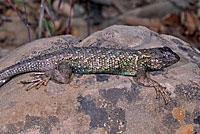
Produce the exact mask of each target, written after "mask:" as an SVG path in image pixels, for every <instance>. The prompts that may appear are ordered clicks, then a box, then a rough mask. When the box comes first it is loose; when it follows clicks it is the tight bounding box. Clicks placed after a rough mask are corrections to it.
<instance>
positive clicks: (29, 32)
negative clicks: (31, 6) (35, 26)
mask: <svg viewBox="0 0 200 134" xmlns="http://www.w3.org/2000/svg"><path fill="white" fill-rule="evenodd" d="M23 2H24V13H25V22H26V24H25V25H26V28H27V30H28V37H29V41H30V42H31V41H32V39H31V31H30V27H29V24H28V17H27V12H26V2H25V0H23Z"/></svg>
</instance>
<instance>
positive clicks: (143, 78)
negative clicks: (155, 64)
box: [134, 71, 170, 104]
mask: <svg viewBox="0 0 200 134" xmlns="http://www.w3.org/2000/svg"><path fill="white" fill-rule="evenodd" d="M134 80H135V81H136V82H137V83H138V84H140V85H143V86H145V87H154V89H155V91H156V98H160V96H162V98H163V99H164V101H165V104H167V103H168V102H169V100H170V92H169V91H167V90H166V87H163V86H161V85H160V84H159V83H158V82H156V81H155V80H152V79H151V78H148V77H147V75H146V72H145V71H140V72H138V73H137V76H136V78H135V79H134Z"/></svg>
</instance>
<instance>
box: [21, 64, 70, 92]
mask: <svg viewBox="0 0 200 134" xmlns="http://www.w3.org/2000/svg"><path fill="white" fill-rule="evenodd" d="M32 76H33V77H34V79H32V80H29V81H21V83H22V84H29V85H28V87H27V88H26V90H30V89H31V88H34V87H35V88H37V89H38V88H40V87H41V86H42V85H44V86H46V85H47V83H48V81H49V80H50V79H51V80H54V81H56V82H57V83H61V84H68V83H69V82H70V81H71V79H70V78H71V76H72V68H71V66H70V64H68V63H67V62H60V63H58V65H57V66H56V68H55V69H52V70H48V71H46V72H37V73H35V74H33V75H32Z"/></svg>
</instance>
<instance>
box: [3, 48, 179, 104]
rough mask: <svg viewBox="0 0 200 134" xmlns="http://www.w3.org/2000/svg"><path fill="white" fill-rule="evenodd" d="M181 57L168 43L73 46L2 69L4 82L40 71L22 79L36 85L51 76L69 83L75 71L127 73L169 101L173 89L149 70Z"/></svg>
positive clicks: (156, 68) (173, 62) (58, 80)
mask: <svg viewBox="0 0 200 134" xmlns="http://www.w3.org/2000/svg"><path fill="white" fill-rule="evenodd" d="M179 59H180V57H179V56H178V55H177V54H176V53H175V52H173V51H172V50H171V49H170V48H169V47H166V46H165V47H157V48H149V49H138V50H132V49H115V48H97V47H72V48H66V49H62V50H58V51H55V52H52V53H48V54H44V55H39V56H36V57H33V58H29V59H26V60H24V61H21V62H18V63H16V64H14V65H12V66H9V67H7V68H5V69H3V70H2V71H0V86H2V85H3V84H5V83H6V82H7V81H8V80H10V79H11V78H12V77H14V76H16V75H19V74H23V73H28V72H36V74H35V79H33V80H32V81H29V82H28V81H27V82H26V81H21V83H34V84H33V86H36V87H37V86H41V85H46V84H47V82H48V80H49V79H53V80H55V81H56V82H58V83H62V84H66V83H69V82H70V78H71V76H72V74H74V73H81V74H98V73H100V74H113V75H125V76H132V77H133V78H134V80H135V81H136V82H137V83H138V84H139V85H142V86H145V87H154V89H155V91H156V98H159V97H160V96H162V98H163V99H164V101H165V103H166V104H167V103H168V101H169V100H170V92H169V91H168V90H166V87H163V86H161V85H160V84H159V83H158V82H156V81H155V80H153V79H151V78H149V77H148V76H147V75H146V73H147V72H149V71H156V70H160V69H163V68H166V67H168V66H171V65H173V64H175V63H176V62H178V61H179ZM37 73H38V74H39V75H37ZM31 88H32V86H31Z"/></svg>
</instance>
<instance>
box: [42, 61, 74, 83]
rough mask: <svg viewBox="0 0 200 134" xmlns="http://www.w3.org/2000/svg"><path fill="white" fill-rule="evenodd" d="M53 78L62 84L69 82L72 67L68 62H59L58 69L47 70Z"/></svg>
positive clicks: (47, 73) (48, 74)
mask: <svg viewBox="0 0 200 134" xmlns="http://www.w3.org/2000/svg"><path fill="white" fill-rule="evenodd" d="M45 74H46V75H47V76H50V78H51V79H52V80H55V81H56V82H58V83H61V84H68V83H70V81H71V76H72V67H71V65H70V64H69V63H68V62H64V61H62V62H60V63H58V65H57V67H56V69H53V70H50V71H47V72H45Z"/></svg>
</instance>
